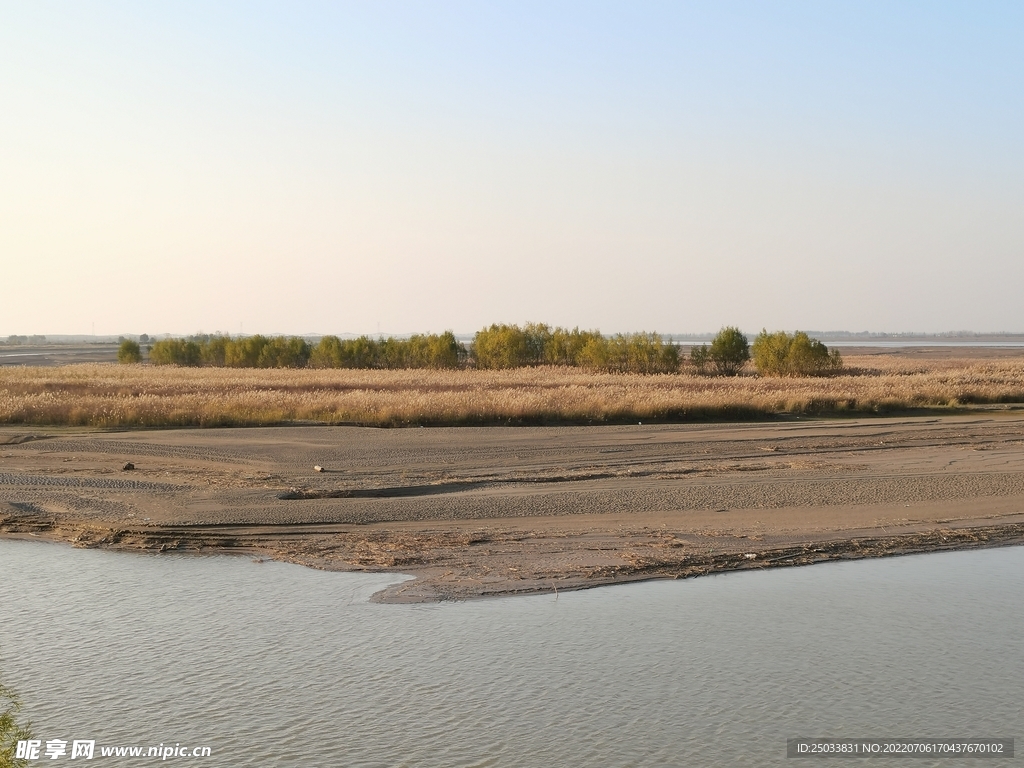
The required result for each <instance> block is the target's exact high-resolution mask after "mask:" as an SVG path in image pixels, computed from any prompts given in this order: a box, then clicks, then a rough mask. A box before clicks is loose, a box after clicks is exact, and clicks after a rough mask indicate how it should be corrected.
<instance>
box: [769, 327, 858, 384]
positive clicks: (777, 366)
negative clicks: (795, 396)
mask: <svg viewBox="0 0 1024 768" xmlns="http://www.w3.org/2000/svg"><path fill="white" fill-rule="evenodd" d="M752 352H753V356H754V365H755V366H756V367H757V370H758V373H760V374H761V375H763V376H825V375H828V374H831V373H836V372H837V371H840V370H842V367H843V359H842V357H841V356H840V354H839V350H837V349H834V350H832V351H831V352H830V351H829V349H828V347H826V346H825V345H824V344H822V343H821V342H820V341H818V340H817V339H812V338H811V337H810V336H808V335H807V334H806V333H804V332H803V331H797V332H796V333H794V334H792V335H790V334H788V333H786V332H785V331H776V332H775V333H768V331H766V330H762V331H761V333H759V334H758V336H757V338H756V339H754V345H753V347H752Z"/></svg>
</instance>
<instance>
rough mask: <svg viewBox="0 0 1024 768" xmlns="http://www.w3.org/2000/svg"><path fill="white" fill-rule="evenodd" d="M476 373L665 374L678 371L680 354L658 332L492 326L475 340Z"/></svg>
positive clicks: (541, 325)
mask: <svg viewBox="0 0 1024 768" xmlns="http://www.w3.org/2000/svg"><path fill="white" fill-rule="evenodd" d="M471 349H472V357H473V360H474V362H475V363H476V367H477V368H492V369H493V368H522V367H525V366H534V365H567V366H579V367H583V368H589V369H591V370H595V371H614V372H619V373H667V372H672V371H676V370H678V369H679V350H678V349H677V348H676V346H675V345H674V344H672V343H671V341H669V342H666V341H665V340H664V339H662V338H661V336H660V335H658V334H657V333H631V334H618V335H616V336H613V337H610V338H605V337H604V336H602V335H601V334H600V333H599V332H598V331H581V330H580V329H579V328H573V329H572V330H571V331H570V330H567V329H565V328H554V329H552V328H551V327H549V326H547V325H544V324H543V323H528V324H527V325H525V326H524V327H522V328H520V327H519V326H517V325H492V326H490V327H489V328H485V329H483V330H482V331H478V332H477V334H476V336H475V337H474V338H473V345H472V348H471Z"/></svg>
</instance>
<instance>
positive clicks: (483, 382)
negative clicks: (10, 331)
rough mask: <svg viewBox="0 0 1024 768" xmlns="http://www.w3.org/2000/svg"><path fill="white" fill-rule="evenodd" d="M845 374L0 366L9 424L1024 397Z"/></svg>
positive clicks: (970, 377) (0, 405)
mask: <svg viewBox="0 0 1024 768" xmlns="http://www.w3.org/2000/svg"><path fill="white" fill-rule="evenodd" d="M846 363H847V367H848V371H847V374H845V375H842V376H836V377H833V378H790V379H778V378H759V377H755V376H740V377H737V378H731V379H730V378H707V377H699V376H693V375H688V374H662V375H652V376H643V375H635V374H601V373H591V372H585V371H580V370H578V369H571V368H554V367H541V368H523V369H516V370H511V371H474V370H460V371H427V370H397V371H366V370H273V369H260V370H254V369H227V368H177V367H172V366H167V367H155V366H139V365H130V366H118V365H107V364H84V365H71V366H57V367H5V368H0V423H4V424H26V425H72V426H94V427H159V426H229V425H233V426H250V425H269V424H284V423H292V422H324V423H355V424H365V425H378V426H408V425H443V424H451V425H455V424H509V423H512V424H541V423H548V424H565V423H573V424H590V423H614V422H619V423H622V422H628V421H645V420H646V421H686V420H705V419H711V420H716V419H745V418H760V417H765V416H768V415H771V414H818V415H829V414H836V415H841V414H851V415H852V414H862V413H875V412H890V413H891V412H894V411H900V410H907V409H934V408H956V407H958V406H961V405H966V404H982V403H1024V356H1014V357H1009V356H1006V357H998V358H980V359H979V358H969V357H942V358H931V357H929V358H926V359H920V358H914V357H911V356H906V355H879V354H873V355H860V356H847V357H846Z"/></svg>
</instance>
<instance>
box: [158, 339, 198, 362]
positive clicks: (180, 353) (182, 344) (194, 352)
mask: <svg viewBox="0 0 1024 768" xmlns="http://www.w3.org/2000/svg"><path fill="white" fill-rule="evenodd" d="M149 361H150V362H151V363H153V364H154V365H189V366H194V365H200V364H201V363H202V348H201V347H200V346H199V344H198V342H195V341H185V340H184V339H161V340H160V341H158V342H156V343H154V344H153V348H152V349H150V351H149Z"/></svg>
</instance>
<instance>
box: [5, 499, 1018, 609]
mask: <svg viewBox="0 0 1024 768" xmlns="http://www.w3.org/2000/svg"><path fill="white" fill-rule="evenodd" d="M984 522H986V521H985V520H984V519H982V520H978V521H976V523H977V524H975V525H967V526H963V525H961V526H959V527H942V528H938V529H934V530H923V531H917V532H913V533H902V534H900V533H894V534H887V533H886V531H885V530H883V529H881V528H879V529H876V530H874V531H870V532H869V531H859V532H858V533H861V534H863V535H858V536H854V537H845V538H844V537H833V538H825V539H817V540H812V539H808V540H804V541H796V540H794V541H791V542H790V543H788V544H787V545H785V546H776V547H771V548H764V547H759V546H748V547H739V548H737V547H732V548H728V547H726V548H724V549H723V550H722V551H720V552H710V553H708V554H701V553H682V554H681V555H680V556H676V557H672V556H666V557H662V558H657V557H648V558H634V559H633V561H632V562H625V563H623V564H621V565H610V566H604V567H598V568H596V569H593V570H591V571H590V572H588V573H586V574H580V573H572V572H561V573H556V572H552V571H546V572H544V573H543V574H532V575H531V576H528V577H516V578H508V577H507V576H506V577H505V578H503V579H497V578H495V579H491V580H488V581H486V582H485V581H484V580H482V579H479V578H473V577H465V576H464V577H461V578H454V579H450V578H449V579H445V578H443V577H444V576H446V575H450V574H451V572H450V569H444V568H443V567H442V566H440V565H435V564H429V563H427V564H424V565H421V566H411V567H410V566H408V565H406V566H405V567H402V566H394V567H389V566H370V565H365V564H364V565H360V564H354V563H351V562H344V561H340V560H333V559H328V558H319V559H318V558H310V557H309V556H308V555H304V554H301V553H296V552H294V551H291V550H290V549H289V547H288V546H287V544H286V543H285V542H284V540H282V539H276V538H271V537H267V538H263V537H262V536H258V537H253V538H252V539H251V540H249V541H248V542H247V543H244V544H240V543H232V544H223V543H217V542H216V539H217V537H220V536H223V535H225V532H224V531H217V532H199V531H194V532H183V531H182V529H181V528H167V529H163V528H147V529H144V530H140V529H135V530H131V529H119V530H108V531H106V532H103V531H101V530H98V529H96V528H95V527H91V526H83V527H76V526H74V525H73V524H68V523H63V524H61V525H60V526H59V527H55V525H54V523H53V521H45V520H31V519H22V520H18V521H17V522H14V521H11V520H10V519H9V518H7V519H3V520H0V538H2V539H7V540H23V541H45V542H50V543H56V544H69V545H71V546H75V547H83V548H89V549H103V550H108V551H117V552H133V553H138V554H161V553H164V552H171V553H174V554H193V555H235V556H246V557H256V558H258V560H257V562H269V561H274V562H284V563H291V564H294V565H302V566H305V567H311V568H316V569H318V570H325V571H336V572H349V573H356V572H364V573H394V574H400V575H404V576H410V577H412V578H411V579H409V580H404V581H402V582H401V583H399V584H394V585H391V586H389V587H386V588H385V589H383V590H381V591H379V592H376V593H374V594H373V595H372V596H371V598H370V599H371V602H377V603H430V602H441V601H447V600H473V599H482V598H496V597H515V596H526V595H539V594H552V593H553V594H557V593H558V592H560V591H561V592H571V591H579V590H584V589H594V588H597V587H604V586H614V585H617V584H631V583H637V582H642V581H653V580H670V579H671V580H675V579H691V578H699V577H701V576H710V575H715V574H722V573H732V572H738V571H754V570H768V569H776V568H791V567H802V566H808V565H817V564H820V563H827V562H836V561H850V560H866V559H873V558H881V557H900V556H903V555H915V554H928V553H936V552H951V551H966V550H972V549H989V548H996V547H1006V546H1024V515H1021V516H1020V520H1019V521H1017V522H1012V523H1002V524H997V525H984V524H983V523H984ZM97 535H99V536H100V538H98V539H96V538H94V537H95V536H97ZM630 541H631V539H630V537H622V539H621V541H620V544H621V545H622V549H623V550H627V549H628V548H629V544H630ZM465 565H467V564H466V563H464V566H465ZM474 566H475V570H476V571H477V572H481V571H482V570H484V569H483V568H482V566H481V564H480V563H475V564H470V565H469V567H470V568H471V569H473V568H474ZM439 577H440V578H439Z"/></svg>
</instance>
